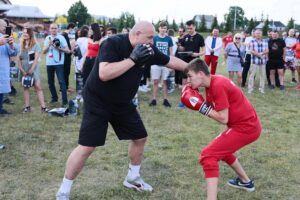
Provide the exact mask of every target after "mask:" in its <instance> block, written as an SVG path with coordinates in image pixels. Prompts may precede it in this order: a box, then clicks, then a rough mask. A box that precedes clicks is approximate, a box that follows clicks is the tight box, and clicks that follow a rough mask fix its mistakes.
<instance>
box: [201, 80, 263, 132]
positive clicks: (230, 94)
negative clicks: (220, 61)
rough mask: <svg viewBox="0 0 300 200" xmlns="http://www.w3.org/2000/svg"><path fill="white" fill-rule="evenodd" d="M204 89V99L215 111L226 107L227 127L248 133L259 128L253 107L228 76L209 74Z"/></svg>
mask: <svg viewBox="0 0 300 200" xmlns="http://www.w3.org/2000/svg"><path fill="white" fill-rule="evenodd" d="M205 91H206V101H207V102H208V103H210V104H211V105H212V106H213V108H214V109H215V110H216V111H220V110H224V109H226V108H227V109H228V115H229V116H228V123H227V126H228V128H235V129H236V130H238V131H241V132H243V133H248V134H249V133H252V132H254V131H255V130H257V128H261V125H260V122H259V119H258V116H257V115H256V111H255V109H254V107H253V106H252V104H251V103H250V101H249V100H248V99H247V97H246V96H245V95H244V94H243V92H242V91H241V89H240V88H239V87H237V86H236V85H235V84H234V83H233V82H232V81H230V80H229V79H228V78H225V77H224V76H220V75H211V83H210V87H209V88H206V89H205Z"/></svg>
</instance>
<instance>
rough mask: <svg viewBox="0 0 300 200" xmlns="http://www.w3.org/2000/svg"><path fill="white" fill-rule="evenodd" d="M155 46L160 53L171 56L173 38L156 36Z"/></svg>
mask: <svg viewBox="0 0 300 200" xmlns="http://www.w3.org/2000/svg"><path fill="white" fill-rule="evenodd" d="M153 40H154V46H156V47H157V48H158V50H159V51H160V52H162V53H163V54H165V55H168V56H169V55H170V51H169V50H170V47H172V46H173V41H172V38H171V37H169V36H165V37H160V36H159V35H156V36H154V38H153Z"/></svg>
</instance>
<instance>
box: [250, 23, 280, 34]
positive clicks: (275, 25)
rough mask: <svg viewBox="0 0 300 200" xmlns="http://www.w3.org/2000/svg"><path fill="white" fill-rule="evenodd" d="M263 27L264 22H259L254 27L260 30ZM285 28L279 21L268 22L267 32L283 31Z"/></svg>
mask: <svg viewBox="0 0 300 200" xmlns="http://www.w3.org/2000/svg"><path fill="white" fill-rule="evenodd" d="M264 25H265V22H259V24H258V25H257V26H256V27H255V28H256V29H262V28H263V27H264ZM285 28H286V26H285V25H284V24H283V23H281V22H280V21H270V22H269V30H276V31H280V32H281V31H284V30H285Z"/></svg>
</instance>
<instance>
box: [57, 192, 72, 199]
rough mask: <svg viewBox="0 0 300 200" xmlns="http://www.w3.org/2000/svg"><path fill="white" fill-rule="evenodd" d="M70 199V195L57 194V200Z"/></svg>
mask: <svg viewBox="0 0 300 200" xmlns="http://www.w3.org/2000/svg"><path fill="white" fill-rule="evenodd" d="M69 199H70V194H69V193H62V192H57V193H56V200H69Z"/></svg>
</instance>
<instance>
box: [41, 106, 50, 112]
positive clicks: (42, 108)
mask: <svg viewBox="0 0 300 200" xmlns="http://www.w3.org/2000/svg"><path fill="white" fill-rule="evenodd" d="M48 111H49V109H48V108H47V107H41V112H42V113H47V112H48Z"/></svg>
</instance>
